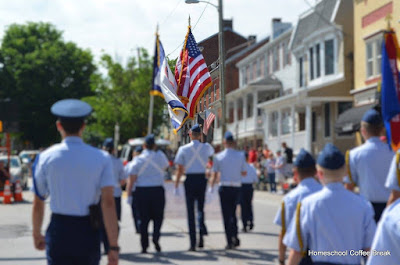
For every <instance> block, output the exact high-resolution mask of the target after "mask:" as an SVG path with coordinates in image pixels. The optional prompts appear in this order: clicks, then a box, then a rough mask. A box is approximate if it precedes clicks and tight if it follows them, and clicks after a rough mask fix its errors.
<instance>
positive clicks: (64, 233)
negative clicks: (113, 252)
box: [46, 214, 100, 265]
mask: <svg viewBox="0 0 400 265" xmlns="http://www.w3.org/2000/svg"><path fill="white" fill-rule="evenodd" d="M46 254H47V264H48V265H71V264H74V265H98V264H99V262H100V232H99V230H95V229H93V228H92V227H91V226H90V219H89V216H85V217H77V216H68V215H60V214H52V216H51V221H50V225H49V227H48V228H47V232H46Z"/></svg>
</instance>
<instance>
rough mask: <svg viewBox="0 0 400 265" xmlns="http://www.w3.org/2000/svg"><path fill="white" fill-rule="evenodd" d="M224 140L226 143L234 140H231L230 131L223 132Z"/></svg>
mask: <svg viewBox="0 0 400 265" xmlns="http://www.w3.org/2000/svg"><path fill="white" fill-rule="evenodd" d="M224 138H225V140H227V141H233V140H234V138H233V134H232V133H231V132H230V131H226V132H225V137H224Z"/></svg>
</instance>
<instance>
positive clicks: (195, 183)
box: [185, 174, 207, 247]
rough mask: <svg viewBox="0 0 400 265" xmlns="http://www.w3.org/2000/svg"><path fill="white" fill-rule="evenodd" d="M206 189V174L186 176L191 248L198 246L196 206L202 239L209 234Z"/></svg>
mask: <svg viewBox="0 0 400 265" xmlns="http://www.w3.org/2000/svg"><path fill="white" fill-rule="evenodd" d="M206 188H207V179H206V176H205V174H186V180H185V198H186V209H187V217H188V226H189V235H190V246H191V247H195V245H196V224H195V204H197V225H198V227H199V231H200V237H202V236H203V235H206V234H207V227H206V225H205V223H204V218H205V217H204V199H205V194H206Z"/></svg>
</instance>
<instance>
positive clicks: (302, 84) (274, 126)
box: [258, 0, 354, 154]
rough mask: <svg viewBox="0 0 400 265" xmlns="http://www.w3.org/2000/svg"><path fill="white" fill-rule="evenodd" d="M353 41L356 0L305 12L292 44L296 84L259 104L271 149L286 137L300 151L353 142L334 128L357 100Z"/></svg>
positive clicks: (328, 1)
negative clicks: (352, 93) (337, 121)
mask: <svg viewBox="0 0 400 265" xmlns="http://www.w3.org/2000/svg"><path fill="white" fill-rule="evenodd" d="M353 43H354V42H353V1H340V0H323V1H320V2H318V3H317V4H316V6H315V7H313V8H311V9H310V10H309V11H307V12H305V13H303V14H302V15H300V17H299V20H298V22H297V25H296V27H295V29H294V30H293V32H292V34H291V40H290V45H289V49H290V50H291V52H292V53H293V56H294V58H295V59H294V62H293V64H294V68H293V69H294V71H293V69H292V70H291V71H292V75H291V79H290V80H294V84H293V88H292V89H290V88H287V90H286V91H287V92H286V93H282V94H281V95H280V96H279V97H277V98H274V99H272V100H268V101H265V102H262V103H259V104H258V107H259V108H261V109H262V110H263V113H264V115H263V117H264V119H263V124H264V142H265V143H267V144H268V145H269V147H270V149H272V150H277V149H279V148H280V144H281V143H282V142H286V143H287V144H288V145H289V146H292V147H293V149H294V152H295V153H297V152H298V151H299V150H300V149H301V148H306V149H307V150H310V151H311V152H312V153H314V154H316V153H318V152H319V151H320V150H321V149H322V148H323V146H324V145H325V143H327V142H331V143H334V144H335V145H337V146H338V147H339V148H340V149H342V150H346V149H347V148H348V146H349V144H352V143H353V142H354V137H353V136H351V135H350V136H339V135H337V134H336V133H335V132H334V130H333V129H334V124H335V122H336V119H337V117H338V116H339V115H340V114H341V113H342V112H343V111H345V110H347V109H349V108H351V106H352V100H353V99H352V97H351V96H350V91H351V90H352V88H353Z"/></svg>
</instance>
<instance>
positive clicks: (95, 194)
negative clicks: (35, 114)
mask: <svg viewBox="0 0 400 265" xmlns="http://www.w3.org/2000/svg"><path fill="white" fill-rule="evenodd" d="M51 112H52V113H53V114H54V115H55V116H57V117H58V120H57V130H58V131H59V133H60V135H61V137H62V139H63V140H62V142H61V143H59V144H56V145H53V146H52V147H50V148H48V149H47V150H46V151H43V152H42V153H41V154H40V157H39V161H38V163H37V166H36V169H35V175H34V180H33V183H34V187H33V189H34V192H35V195H36V196H35V197H34V200H33V209H32V223H33V239H34V245H35V247H36V248H37V249H39V250H44V249H46V254H47V262H48V264H82V265H88V264H99V261H100V223H101V222H99V221H101V215H100V214H99V213H100V211H99V201H100V195H101V198H102V200H101V209H102V212H103V219H104V224H105V227H106V231H107V235H108V241H109V243H110V247H109V252H108V262H109V263H108V264H117V263H118V252H119V247H118V242H117V241H118V224H117V215H116V210H115V201H114V197H113V192H114V184H115V180H114V176H113V166H112V161H111V158H110V156H109V155H107V154H106V153H105V152H103V151H101V150H99V149H96V148H94V147H91V146H89V145H87V144H85V143H84V142H83V141H82V134H83V130H84V128H85V122H84V119H85V117H87V116H88V115H89V114H90V113H91V112H92V108H91V107H90V105H89V104H87V103H85V102H83V101H80V100H76V99H65V100H61V101H58V102H56V103H55V104H54V105H53V106H52V107H51ZM47 197H50V209H51V211H52V215H51V221H50V225H49V227H48V229H47V232H46V238H45V237H44V236H43V235H42V234H41V227H42V223H43V217H44V208H45V204H44V200H45V199H46V198H47Z"/></svg>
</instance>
